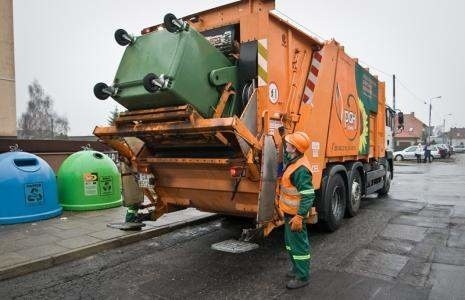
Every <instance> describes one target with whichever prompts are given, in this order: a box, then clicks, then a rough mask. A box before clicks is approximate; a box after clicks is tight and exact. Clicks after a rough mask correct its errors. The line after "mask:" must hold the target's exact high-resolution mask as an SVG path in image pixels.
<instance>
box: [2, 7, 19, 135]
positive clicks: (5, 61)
mask: <svg viewBox="0 0 465 300" xmlns="http://www.w3.org/2000/svg"><path fill="white" fill-rule="evenodd" d="M0 91H1V92H0V137H2V136H16V96H15V62H14V38H13V0H0Z"/></svg>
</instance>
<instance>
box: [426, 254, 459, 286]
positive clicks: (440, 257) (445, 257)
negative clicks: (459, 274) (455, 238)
mask: <svg viewBox="0 0 465 300" xmlns="http://www.w3.org/2000/svg"><path fill="white" fill-rule="evenodd" d="M433 262H435V263H441V264H449V265H456V266H465V249H461V248H451V247H435V248H434V254H433ZM463 269H464V270H465V268H463ZM464 282H465V281H464Z"/></svg>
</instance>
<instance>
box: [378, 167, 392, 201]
mask: <svg viewBox="0 0 465 300" xmlns="http://www.w3.org/2000/svg"><path fill="white" fill-rule="evenodd" d="M384 167H385V168H386V174H385V175H384V176H383V180H384V186H383V187H382V188H381V189H380V190H378V197H379V196H384V195H386V194H387V193H389V189H390V188H391V168H390V167H389V163H386V164H385V165H384Z"/></svg>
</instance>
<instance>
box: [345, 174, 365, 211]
mask: <svg viewBox="0 0 465 300" xmlns="http://www.w3.org/2000/svg"><path fill="white" fill-rule="evenodd" d="M348 188H349V191H350V194H349V195H350V197H349V199H348V201H347V215H348V216H349V217H353V216H355V215H356V214H357V213H358V210H359V208H360V202H361V201H362V176H361V175H360V172H359V171H358V170H354V171H353V172H352V174H351V175H350V180H349V186H348Z"/></svg>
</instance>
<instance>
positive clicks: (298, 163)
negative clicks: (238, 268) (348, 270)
mask: <svg viewBox="0 0 465 300" xmlns="http://www.w3.org/2000/svg"><path fill="white" fill-rule="evenodd" d="M284 140H285V143H286V146H285V151H284V152H285V153H284V163H285V166H284V173H283V176H282V178H281V180H280V189H279V199H278V201H277V203H278V208H277V211H278V212H279V214H280V215H281V216H282V217H283V218H284V240H285V246H286V249H287V251H288V253H289V256H290V260H291V262H292V269H291V270H289V272H288V277H292V278H291V279H290V281H289V282H288V283H287V285H286V287H287V288H289V289H296V288H301V287H304V286H306V285H307V284H309V282H310V278H309V275H310V242H309V240H308V235H307V227H306V225H305V224H306V219H307V218H308V216H309V211H310V209H311V207H312V204H313V200H314V198H315V191H314V189H313V184H312V174H311V172H310V163H309V162H308V159H307V157H306V156H305V155H304V153H305V151H306V150H307V149H308V148H309V146H310V139H309V137H308V136H307V134H306V133H304V132H300V131H297V132H294V133H292V134H288V135H286V136H285V138H284Z"/></svg>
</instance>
